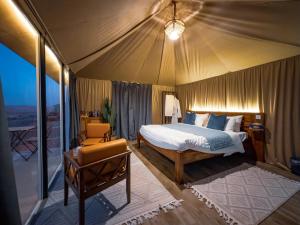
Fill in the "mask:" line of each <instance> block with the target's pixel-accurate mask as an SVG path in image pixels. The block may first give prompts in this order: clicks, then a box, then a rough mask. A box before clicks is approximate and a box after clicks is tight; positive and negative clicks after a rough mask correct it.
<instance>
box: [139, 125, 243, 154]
mask: <svg viewBox="0 0 300 225" xmlns="http://www.w3.org/2000/svg"><path fill="white" fill-rule="evenodd" d="M189 126H194V125H189ZM224 132H226V133H227V134H228V135H229V136H230V137H231V139H232V141H233V145H232V146H229V147H226V148H222V149H219V150H216V151H211V150H209V149H204V148H201V147H199V146H194V147H192V148H191V146H188V144H187V143H186V140H187V139H191V138H194V137H195V135H194V134H191V133H187V132H183V131H180V130H177V129H176V130H175V129H170V128H168V127H165V126H163V125H144V126H142V127H141V129H140V133H141V135H142V136H143V137H144V138H145V139H146V140H147V141H148V142H150V143H151V144H153V145H155V146H157V147H160V148H165V149H170V150H176V151H185V150H188V149H192V150H195V151H199V152H204V153H211V154H224V156H229V155H231V154H233V153H235V152H240V153H244V152H245V150H244V147H243V144H242V141H244V140H245V139H247V133H246V132H233V131H224Z"/></svg>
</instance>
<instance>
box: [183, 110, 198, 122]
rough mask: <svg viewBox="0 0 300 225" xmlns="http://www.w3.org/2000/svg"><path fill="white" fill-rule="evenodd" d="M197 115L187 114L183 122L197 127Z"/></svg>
mask: <svg viewBox="0 0 300 225" xmlns="http://www.w3.org/2000/svg"><path fill="white" fill-rule="evenodd" d="M195 120H196V113H194V112H186V114H185V117H184V120H183V122H184V123H186V124H191V125H195Z"/></svg>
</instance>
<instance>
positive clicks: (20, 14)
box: [1, 0, 38, 36]
mask: <svg viewBox="0 0 300 225" xmlns="http://www.w3.org/2000/svg"><path fill="white" fill-rule="evenodd" d="M7 2H8V4H9V7H10V9H11V10H12V12H11V13H13V14H14V15H16V18H17V20H18V21H19V22H21V23H22V25H23V26H24V27H26V29H27V30H29V31H30V33H32V34H33V35H34V36H38V32H37V30H36V29H35V28H34V26H33V25H32V24H31V23H30V21H29V20H28V19H27V17H26V16H25V15H24V13H23V12H22V11H21V10H20V9H19V7H18V6H16V4H15V3H14V2H13V1H12V0H7ZM1 4H3V3H1Z"/></svg>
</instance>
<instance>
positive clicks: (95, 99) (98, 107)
mask: <svg viewBox="0 0 300 225" xmlns="http://www.w3.org/2000/svg"><path fill="white" fill-rule="evenodd" d="M76 89H77V97H78V105H79V111H80V112H81V111H82V112H89V111H93V112H95V111H100V112H101V111H102V104H103V100H104V99H105V98H109V99H111V81H109V80H94V79H85V78H77V83H76Z"/></svg>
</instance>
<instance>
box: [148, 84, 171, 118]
mask: <svg viewBox="0 0 300 225" xmlns="http://www.w3.org/2000/svg"><path fill="white" fill-rule="evenodd" d="M163 91H173V92H175V87H172V86H162V85H152V123H153V124H161V122H162V112H163V109H162V92H163Z"/></svg>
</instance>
